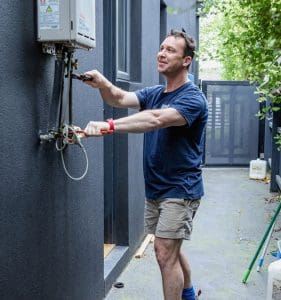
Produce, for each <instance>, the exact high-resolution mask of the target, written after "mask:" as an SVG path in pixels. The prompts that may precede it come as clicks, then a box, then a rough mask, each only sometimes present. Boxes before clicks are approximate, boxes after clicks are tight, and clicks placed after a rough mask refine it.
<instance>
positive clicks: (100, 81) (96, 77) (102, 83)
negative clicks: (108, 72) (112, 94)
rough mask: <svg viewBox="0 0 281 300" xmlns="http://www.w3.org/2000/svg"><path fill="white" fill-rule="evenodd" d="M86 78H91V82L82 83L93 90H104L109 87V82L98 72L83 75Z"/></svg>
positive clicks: (93, 71)
mask: <svg viewBox="0 0 281 300" xmlns="http://www.w3.org/2000/svg"><path fill="white" fill-rule="evenodd" d="M84 75H86V76H87V77H88V76H89V77H91V80H86V81H84V82H85V83H87V84H89V85H90V86H92V87H94V88H99V89H102V88H106V87H108V86H110V85H111V83H110V81H108V80H107V79H106V78H105V77H104V76H103V75H102V74H101V73H100V72H99V71H97V70H92V71H88V72H86V73H84Z"/></svg>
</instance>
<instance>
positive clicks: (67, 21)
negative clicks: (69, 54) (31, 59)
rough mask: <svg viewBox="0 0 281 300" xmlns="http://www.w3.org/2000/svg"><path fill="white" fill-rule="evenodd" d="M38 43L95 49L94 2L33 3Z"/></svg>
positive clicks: (55, 0)
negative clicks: (35, 11)
mask: <svg viewBox="0 0 281 300" xmlns="http://www.w3.org/2000/svg"><path fill="white" fill-rule="evenodd" d="M37 15H38V30H37V32H38V41H40V42H42V43H47V44H48V43H61V44H64V45H65V46H69V47H74V48H86V49H91V48H94V47H95V46H96V38H95V30H96V28H95V0H37Z"/></svg>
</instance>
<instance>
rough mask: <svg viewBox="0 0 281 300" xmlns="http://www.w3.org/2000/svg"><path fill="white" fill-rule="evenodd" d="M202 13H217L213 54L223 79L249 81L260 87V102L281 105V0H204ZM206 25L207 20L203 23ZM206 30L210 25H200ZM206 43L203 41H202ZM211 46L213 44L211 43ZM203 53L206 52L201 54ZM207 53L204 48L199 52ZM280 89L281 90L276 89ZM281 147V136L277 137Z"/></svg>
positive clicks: (262, 115)
mask: <svg viewBox="0 0 281 300" xmlns="http://www.w3.org/2000/svg"><path fill="white" fill-rule="evenodd" d="M200 13H201V15H202V16H206V15H207V16H210V15H212V16H215V19H214V24H215V25H216V26H212V30H213V31H214V30H215V31H216V32H215V33H214V32H212V35H213V36H214V35H215V36H216V40H215V41H214V40H213V39H211V40H210V41H209V44H210V43H212V42H213V47H212V52H213V54H212V55H213V57H216V58H218V60H219V61H220V62H221V63H222V66H223V71H222V77H223V78H222V79H225V80H249V81H250V82H251V83H253V84H255V85H256V86H257V92H258V94H259V95H260V99H259V101H260V102H264V101H266V99H267V98H269V99H270V100H271V105H270V107H267V108H264V109H263V110H262V111H260V112H259V113H258V116H259V117H260V118H265V117H266V115H267V113H268V112H272V111H278V110H279V109H280V107H281V95H280V94H281V93H280V88H281V0H258V1H257V0H204V5H203V7H202V9H201V11H200ZM203 25H204V23H203ZM201 29H203V30H202V31H201V34H202V32H204V30H205V33H206V31H208V28H207V29H206V28H201ZM203 45H204V43H203ZM208 47H210V46H208ZM202 52H203V53H202ZM204 53H205V54H207V55H208V52H207V51H206V50H205V49H204V47H203V48H202V49H201V50H200V55H201V57H202V55H203V56H204ZM278 89H279V92H277V91H278ZM276 140H277V143H278V145H279V146H280V147H281V135H278V136H277V137H276Z"/></svg>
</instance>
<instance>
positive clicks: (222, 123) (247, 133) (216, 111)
mask: <svg viewBox="0 0 281 300" xmlns="http://www.w3.org/2000/svg"><path fill="white" fill-rule="evenodd" d="M202 90H203V92H204V94H205V95H206V97H207V100H208V107H209V118H208V123H207V129H206V140H205V161H204V163H205V165H218V166H219V165H222V166H223V165H225V166H230V165H232V166H242V165H248V164H249V161H250V160H251V159H256V158H257V157H258V147H259V119H258V117H257V116H256V113H257V112H258V110H259V102H258V101H257V95H255V93H254V91H255V88H254V87H253V86H251V85H250V84H249V83H248V82H247V81H202Z"/></svg>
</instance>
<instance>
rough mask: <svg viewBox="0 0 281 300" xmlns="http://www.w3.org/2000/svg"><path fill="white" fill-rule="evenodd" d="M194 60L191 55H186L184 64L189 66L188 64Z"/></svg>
mask: <svg viewBox="0 0 281 300" xmlns="http://www.w3.org/2000/svg"><path fill="white" fill-rule="evenodd" d="M191 62H192V58H191V56H185V57H184V61H183V66H184V67H187V66H188V65H190V64H191Z"/></svg>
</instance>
